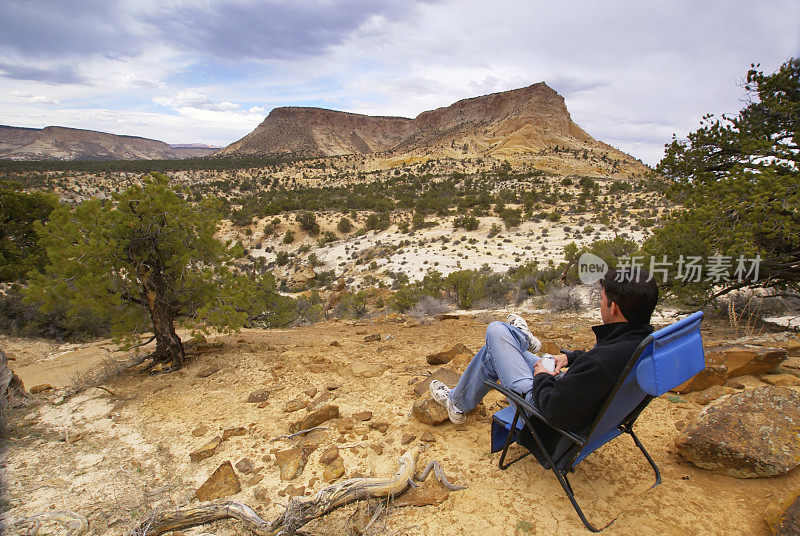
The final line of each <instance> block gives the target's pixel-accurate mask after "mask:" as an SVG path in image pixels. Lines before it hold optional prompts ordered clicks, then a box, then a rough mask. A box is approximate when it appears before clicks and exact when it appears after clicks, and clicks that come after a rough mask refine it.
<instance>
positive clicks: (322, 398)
mask: <svg viewBox="0 0 800 536" xmlns="http://www.w3.org/2000/svg"><path fill="white" fill-rule="evenodd" d="M335 398H336V394H335V393H333V392H332V391H325V392H323V393H322V394H321V395H319V396H318V397H317V398H315V399H314V400H312V401H311V402H309V404H308V406H307V407H306V410H308V411H315V410H316V409H317V408H319V407H321V406H323V405H325V404H327V403H328V402H330V401H331V400H333V399H335Z"/></svg>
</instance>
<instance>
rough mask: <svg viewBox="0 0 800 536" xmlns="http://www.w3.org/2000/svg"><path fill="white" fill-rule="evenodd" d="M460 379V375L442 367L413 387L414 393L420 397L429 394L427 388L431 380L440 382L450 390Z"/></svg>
mask: <svg viewBox="0 0 800 536" xmlns="http://www.w3.org/2000/svg"><path fill="white" fill-rule="evenodd" d="M460 377H461V375H460V374H459V373H458V372H455V371H453V370H450V369H448V368H444V367H442V368H440V369H439V370H437V371H436V372H434V373H433V374H431V375H430V376H428V377H427V378H425V379H424V380H422V381H421V382H419V383H418V384H417V386H416V387H414V392H415V393H417V394H418V395H420V396H422V395H424V394H425V393H428V392H429V390H428V386H429V385H430V383H431V380H439V381H440V382H442V383H443V384H445V385H446V386H448V387H450V388H451V389H452V388H453V387H455V386H456V384H457V383H458V379H459V378H460Z"/></svg>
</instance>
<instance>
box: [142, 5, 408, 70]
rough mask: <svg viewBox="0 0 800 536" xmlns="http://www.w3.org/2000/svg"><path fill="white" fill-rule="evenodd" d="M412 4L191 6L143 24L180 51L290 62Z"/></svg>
mask: <svg viewBox="0 0 800 536" xmlns="http://www.w3.org/2000/svg"><path fill="white" fill-rule="evenodd" d="M419 3H420V2H419V1H415V0H385V1H383V0H382V1H379V2H375V1H374V0H342V1H339V2H329V1H326V0H308V1H302V2H297V1H292V2H259V1H256V0H240V1H238V2H209V3H205V4H199V3H197V2H191V3H188V2H187V3H185V4H180V3H178V4H175V3H172V4H170V5H169V6H164V8H163V10H162V11H157V12H155V13H151V14H150V15H149V16H147V17H146V18H145V19H144V20H145V21H146V22H147V23H149V24H151V25H152V26H153V27H155V28H156V29H157V34H158V35H159V36H160V37H161V39H163V40H164V41H166V42H168V43H170V44H172V45H173V46H176V47H178V48H180V49H182V50H186V51H191V52H195V53H202V54H205V55H208V56H211V57H216V58H222V59H237V60H242V59H257V60H290V59H294V58H299V57H303V56H308V55H314V54H320V53H322V52H324V51H325V50H326V49H327V48H329V47H331V46H334V45H338V44H340V43H342V42H344V41H345V40H346V39H347V37H348V36H349V35H350V34H351V33H352V32H354V31H356V30H357V29H358V28H359V27H361V26H362V25H363V24H364V23H365V22H367V21H368V20H369V19H370V18H371V17H374V16H382V17H387V18H390V19H396V18H404V17H406V16H407V15H408V14H409V13H410V12H411V11H412V9H413V7H414V6H415V5H416V4H419Z"/></svg>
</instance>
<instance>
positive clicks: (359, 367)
mask: <svg viewBox="0 0 800 536" xmlns="http://www.w3.org/2000/svg"><path fill="white" fill-rule="evenodd" d="M388 368H389V365H387V364H385V363H364V362H355V363H351V364H350V372H351V373H352V374H353V376H355V377H356V378H377V377H378V376H380V375H381V374H383V373H384V372H386V369H388Z"/></svg>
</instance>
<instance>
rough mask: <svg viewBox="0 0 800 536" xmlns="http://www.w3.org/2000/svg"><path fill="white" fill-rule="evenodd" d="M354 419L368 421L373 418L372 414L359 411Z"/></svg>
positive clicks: (354, 414)
mask: <svg viewBox="0 0 800 536" xmlns="http://www.w3.org/2000/svg"><path fill="white" fill-rule="evenodd" d="M353 418H354V419H355V420H357V421H368V420H370V419H371V418H372V412H371V411H359V412H358V413H353Z"/></svg>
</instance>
